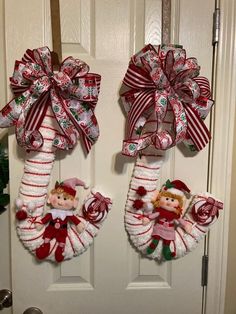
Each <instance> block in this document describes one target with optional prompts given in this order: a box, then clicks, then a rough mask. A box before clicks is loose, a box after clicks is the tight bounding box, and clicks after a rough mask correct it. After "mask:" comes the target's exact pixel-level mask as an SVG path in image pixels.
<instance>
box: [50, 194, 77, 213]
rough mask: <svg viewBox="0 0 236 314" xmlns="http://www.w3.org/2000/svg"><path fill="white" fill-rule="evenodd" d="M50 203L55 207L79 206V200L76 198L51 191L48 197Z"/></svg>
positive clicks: (65, 208) (69, 208)
mask: <svg viewBox="0 0 236 314" xmlns="http://www.w3.org/2000/svg"><path fill="white" fill-rule="evenodd" d="M48 204H51V206H52V207H53V208H57V209H61V210H72V209H73V208H76V207H77V204H78V201H77V200H76V199H75V198H71V197H69V196H65V195H64V193H53V194H52V193H51V194H50V195H49V198H48Z"/></svg>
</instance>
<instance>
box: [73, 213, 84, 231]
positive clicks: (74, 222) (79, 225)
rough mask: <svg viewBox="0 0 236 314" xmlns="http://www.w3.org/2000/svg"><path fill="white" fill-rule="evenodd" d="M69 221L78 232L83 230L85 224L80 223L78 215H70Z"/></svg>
mask: <svg viewBox="0 0 236 314" xmlns="http://www.w3.org/2000/svg"><path fill="white" fill-rule="evenodd" d="M69 221H70V222H72V223H73V224H75V225H76V229H77V231H78V233H81V232H83V231H84V229H85V225H84V224H83V223H82V221H81V220H80V219H79V218H78V217H76V216H75V215H73V216H70V217H69Z"/></svg>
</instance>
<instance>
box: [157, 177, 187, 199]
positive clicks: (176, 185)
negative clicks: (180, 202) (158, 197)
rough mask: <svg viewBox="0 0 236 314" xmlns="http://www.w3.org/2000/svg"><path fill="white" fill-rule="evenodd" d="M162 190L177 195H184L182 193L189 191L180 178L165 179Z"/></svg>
mask: <svg viewBox="0 0 236 314" xmlns="http://www.w3.org/2000/svg"><path fill="white" fill-rule="evenodd" d="M162 190H164V191H168V192H170V193H172V194H175V195H179V196H184V194H186V193H190V190H189V188H188V187H187V185H186V184H185V183H184V182H182V181H180V180H174V181H170V180H167V181H166V183H165V184H164V185H163V187H162Z"/></svg>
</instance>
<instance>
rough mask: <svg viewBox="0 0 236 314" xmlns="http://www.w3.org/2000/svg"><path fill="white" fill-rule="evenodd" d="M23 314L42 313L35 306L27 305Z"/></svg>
mask: <svg viewBox="0 0 236 314" xmlns="http://www.w3.org/2000/svg"><path fill="white" fill-rule="evenodd" d="M23 314H43V312H42V311H41V310H40V309H38V308H37V307H29V308H28V309H27V310H25V311H24V313H23Z"/></svg>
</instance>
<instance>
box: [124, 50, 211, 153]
mask: <svg viewBox="0 0 236 314" xmlns="http://www.w3.org/2000/svg"><path fill="white" fill-rule="evenodd" d="M199 72H200V66H199V65H198V63H197V60H196V59H195V58H186V51H185V50H184V49H183V48H182V46H177V45H168V46H167V45H161V46H157V47H156V48H154V47H153V46H152V45H150V44H149V45H147V46H146V47H144V48H143V49H142V50H141V51H140V52H138V53H137V54H136V55H134V56H133V57H132V58H131V61H130V64H129V67H128V70H127V72H126V74H125V77H124V80H123V83H124V85H126V86H127V87H128V88H129V90H128V91H126V92H124V93H122V94H121V99H122V102H123V105H124V108H125V110H126V112H127V135H126V139H125V140H124V143H123V154H125V155H128V156H136V155H137V154H138V152H139V151H141V150H143V149H144V148H146V147H148V146H149V145H153V146H154V147H155V148H157V149H160V150H166V149H168V148H170V147H173V146H175V145H176V144H177V143H179V142H185V143H186V144H187V145H188V146H189V147H190V149H192V150H198V151H200V150H202V149H203V148H204V147H205V146H206V145H207V143H208V142H209V140H210V138H211V135H210V133H209V131H208V129H207V127H206V125H205V124H204V121H203V120H204V119H205V118H206V116H207V114H208V113H209V111H210V109H211V107H212V105H213V101H212V100H211V99H210V97H211V91H210V85H209V81H208V80H207V78H205V77H201V76H199Z"/></svg>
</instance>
